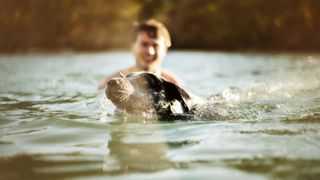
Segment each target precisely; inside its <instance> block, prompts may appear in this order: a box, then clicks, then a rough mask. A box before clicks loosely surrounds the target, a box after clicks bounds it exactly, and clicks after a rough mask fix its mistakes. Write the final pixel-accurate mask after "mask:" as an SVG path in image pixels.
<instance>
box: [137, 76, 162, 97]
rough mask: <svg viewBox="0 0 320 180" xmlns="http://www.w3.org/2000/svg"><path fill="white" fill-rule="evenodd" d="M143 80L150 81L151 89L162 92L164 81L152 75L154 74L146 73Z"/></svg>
mask: <svg viewBox="0 0 320 180" xmlns="http://www.w3.org/2000/svg"><path fill="white" fill-rule="evenodd" d="M142 75H143V78H144V79H146V80H147V81H148V86H149V88H151V89H153V90H154V91H156V92H159V91H161V90H162V82H163V81H164V80H163V79H162V78H159V77H158V76H156V75H154V74H152V73H144V74H142Z"/></svg>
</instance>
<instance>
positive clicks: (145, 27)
mask: <svg viewBox="0 0 320 180" xmlns="http://www.w3.org/2000/svg"><path fill="white" fill-rule="evenodd" d="M140 32H146V33H147V34H148V36H149V37H151V38H159V37H160V36H162V37H163V38H164V41H165V44H166V46H167V47H170V46H171V38H170V34H169V32H168V30H167V28H166V27H165V26H164V25H163V24H162V23H161V22H159V21H156V20H154V19H149V20H146V21H142V22H138V23H135V24H134V28H133V41H135V40H136V39H137V36H138V34H139V33H140Z"/></svg>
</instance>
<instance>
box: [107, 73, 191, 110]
mask: <svg viewBox="0 0 320 180" xmlns="http://www.w3.org/2000/svg"><path fill="white" fill-rule="evenodd" d="M106 95H107V98H108V99H110V100H111V101H112V103H113V104H114V105H115V106H116V107H117V108H118V109H120V110H124V111H126V112H129V113H142V112H146V113H155V114H159V115H167V114H181V113H185V112H189V110H190V106H189V102H188V101H189V100H190V96H189V94H188V93H187V92H186V91H185V90H183V89H182V88H181V87H179V86H177V85H175V84H173V83H171V82H169V81H166V80H165V79H163V78H161V77H159V76H157V75H155V74H152V73H147V72H135V73H131V74H129V75H127V76H126V77H120V78H113V79H111V80H110V81H109V82H108V88H107V89H106Z"/></svg>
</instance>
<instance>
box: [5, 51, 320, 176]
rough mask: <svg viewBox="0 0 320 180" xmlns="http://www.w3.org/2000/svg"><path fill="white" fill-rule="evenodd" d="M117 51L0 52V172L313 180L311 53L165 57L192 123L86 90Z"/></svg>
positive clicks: (318, 161)
mask: <svg viewBox="0 0 320 180" xmlns="http://www.w3.org/2000/svg"><path fill="white" fill-rule="evenodd" d="M132 64H133V57H132V55H131V54H130V53H129V52H108V53H94V54H72V53H71V54H68V53H63V54H28V55H1V56H0V87H1V88H0V112H1V113H0V129H1V131H0V152H1V156H0V174H1V175H0V176H1V178H0V179H108V178H109V179H123V178H126V179H199V178H201V179H234V178H241V179H317V178H318V177H320V136H319V135H320V56H319V55H317V54H286V53H281V54H272V53H219V52H196V51H195V52H179V51H176V52H170V53H169V54H168V56H167V57H166V60H165V63H164V67H165V68H167V69H169V70H171V71H173V72H175V73H176V74H177V75H178V76H180V77H181V78H182V79H183V80H184V81H185V88H186V89H188V90H190V91H191V92H193V93H194V94H197V95H199V96H201V97H203V98H205V97H209V96H210V95H213V94H217V93H221V94H222V98H220V99H218V100H215V101H211V102H210V103H209V104H208V105H207V106H205V107H203V108H202V109H201V111H200V112H199V113H198V114H197V117H196V118H195V119H192V120H188V121H185V120H181V119H176V120H175V121H157V120H154V119H146V118H143V117H139V116H133V115H127V116H126V115H117V114H114V110H115V108H114V106H113V105H112V104H111V103H110V102H108V101H106V99H105V97H104V96H103V93H101V92H98V91H97V89H96V88H97V85H98V83H99V81H100V80H101V79H103V78H104V76H105V75H107V74H110V73H112V72H114V71H116V70H118V69H121V68H125V67H127V66H128V65H132Z"/></svg>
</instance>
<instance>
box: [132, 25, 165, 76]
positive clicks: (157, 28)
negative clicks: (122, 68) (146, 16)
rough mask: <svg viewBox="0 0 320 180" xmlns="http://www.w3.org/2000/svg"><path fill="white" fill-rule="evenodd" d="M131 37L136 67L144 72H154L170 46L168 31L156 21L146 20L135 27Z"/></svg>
mask: <svg viewBox="0 0 320 180" xmlns="http://www.w3.org/2000/svg"><path fill="white" fill-rule="evenodd" d="M133 35H134V42H133V46H132V49H133V52H134V56H135V59H136V66H137V67H138V68H139V69H141V70H144V71H151V72H156V71H157V70H158V69H159V68H160V66H161V63H162V61H163V59H164V57H165V55H166V53H167V49H168V48H169V47H170V46H171V40H170V35H169V32H168V30H167V29H166V27H165V26H164V25H163V24H162V23H160V22H158V21H156V20H147V21H143V22H141V23H139V24H137V25H136V26H135V28H134V34H133Z"/></svg>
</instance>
